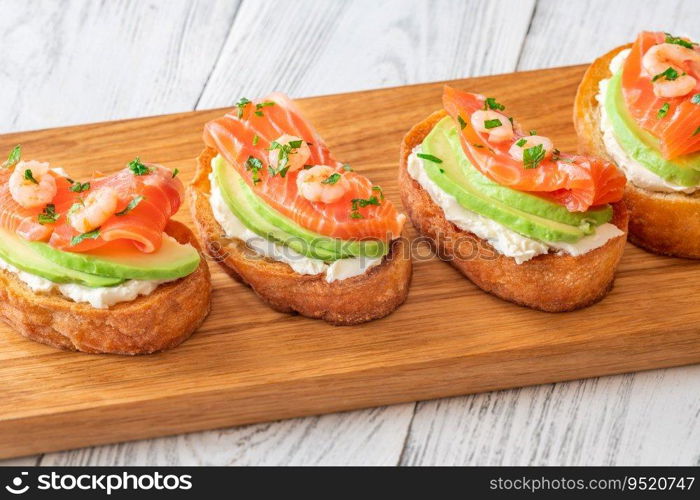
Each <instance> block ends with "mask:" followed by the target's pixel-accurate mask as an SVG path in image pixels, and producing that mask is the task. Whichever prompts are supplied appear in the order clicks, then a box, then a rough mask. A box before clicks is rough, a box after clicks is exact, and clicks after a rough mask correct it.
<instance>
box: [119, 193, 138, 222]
mask: <svg viewBox="0 0 700 500" xmlns="http://www.w3.org/2000/svg"><path fill="white" fill-rule="evenodd" d="M143 199H144V197H143V196H142V195H138V196H137V197H136V198H134V199H133V200H131V201H130V202H129V204H128V205H127V206H126V208H124V210H122V211H121V212H117V213H116V214H114V215H117V216H119V217H122V216H124V215H126V214H128V213H129V212H131V211H132V210H133V209H135V208H136V207H137V206H138V205H139V203H141V202H142V201H143Z"/></svg>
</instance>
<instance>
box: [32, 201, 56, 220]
mask: <svg viewBox="0 0 700 500" xmlns="http://www.w3.org/2000/svg"><path fill="white" fill-rule="evenodd" d="M60 216H61V214H57V213H56V205H54V204H53V203H49V204H48V205H46V206H45V207H44V211H43V212H41V213H40V214H39V215H38V216H37V220H38V221H39V224H53V223H55V222H56V221H57V220H58V218H59V217H60Z"/></svg>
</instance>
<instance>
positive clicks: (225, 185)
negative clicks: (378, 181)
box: [212, 156, 388, 262]
mask: <svg viewBox="0 0 700 500" xmlns="http://www.w3.org/2000/svg"><path fill="white" fill-rule="evenodd" d="M212 170H213V173H214V180H215V181H216V184H217V186H218V187H219V189H220V190H221V194H222V196H223V198H224V201H225V202H226V206H227V207H228V208H229V209H230V210H231V212H232V213H233V214H234V215H235V216H236V217H237V218H238V219H239V220H240V221H241V222H242V223H243V224H244V225H245V226H246V227H247V228H248V229H250V230H251V231H253V232H254V233H255V234H257V235H259V236H262V237H263V238H266V239H268V240H271V241H275V242H277V243H280V244H282V245H286V246H288V247H289V248H291V249H292V250H294V251H296V252H297V253H300V254H302V255H304V256H306V257H310V258H312V259H318V260H323V261H326V262H331V261H334V260H338V259H342V258H347V257H359V256H366V257H381V256H383V255H385V254H386V253H387V251H388V248H387V245H386V244H385V243H384V242H381V241H376V240H371V241H350V240H341V239H337V238H329V237H326V236H322V235H320V234H318V233H314V232H313V231H309V230H308V229H305V228H303V227H302V226H300V225H299V224H297V223H296V222H294V221H293V220H291V219H289V218H288V217H285V216H284V215H282V214H281V213H279V212H278V211H276V210H275V209H273V208H272V207H270V206H269V205H267V204H266V203H265V202H263V201H262V199H261V198H260V197H259V196H258V195H256V194H255V193H254V192H253V190H252V189H251V188H250V186H248V184H247V183H246V182H245V180H244V179H243V178H242V177H241V176H240V174H238V172H237V171H236V169H235V168H233V167H232V166H231V165H229V164H228V163H227V162H226V160H224V159H223V158H222V157H221V156H217V157H215V158H214V159H213V160H212Z"/></svg>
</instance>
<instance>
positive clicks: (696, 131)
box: [691, 127, 700, 137]
mask: <svg viewBox="0 0 700 500" xmlns="http://www.w3.org/2000/svg"><path fill="white" fill-rule="evenodd" d="M698 134H700V127H698V128H696V129H695V132H693V134H692V135H691V137H695V136H696V135H698Z"/></svg>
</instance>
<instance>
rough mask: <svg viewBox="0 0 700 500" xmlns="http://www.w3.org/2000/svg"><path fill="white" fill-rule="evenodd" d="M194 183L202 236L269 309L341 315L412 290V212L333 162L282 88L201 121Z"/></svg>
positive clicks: (341, 320) (344, 320) (383, 307)
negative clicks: (407, 235)
mask: <svg viewBox="0 0 700 500" xmlns="http://www.w3.org/2000/svg"><path fill="white" fill-rule="evenodd" d="M204 143H205V146H206V148H205V149H204V151H202V153H201V154H200V155H199V158H198V160H197V162H198V165H197V171H196V174H195V178H194V180H193V182H192V184H191V186H190V189H189V194H190V203H191V211H192V214H193V217H194V220H195V223H196V225H197V227H198V230H199V235H200V237H201V240H202V244H203V245H202V246H203V247H204V248H205V249H206V251H207V252H208V253H209V255H211V257H212V258H213V259H214V260H216V261H217V262H219V263H220V264H221V265H222V266H223V267H224V269H225V270H226V271H227V272H228V273H229V274H230V275H231V276H233V277H234V278H236V279H238V280H239V281H242V282H243V283H245V284H247V285H249V286H250V287H251V288H252V290H253V291H254V292H255V293H256V294H257V295H258V296H259V297H260V298H261V299H262V300H263V301H264V302H266V303H267V304H268V305H269V306H270V307H272V308H273V309H275V310H277V311H281V312H285V313H299V314H301V315H303V316H307V317H309V318H318V319H323V320H325V321H327V322H328V323H331V324H334V325H351V324H357V323H362V322H366V321H370V320H373V319H377V318H381V317H383V316H386V315H387V314H389V313H391V312H392V311H394V310H395V309H396V308H397V307H398V306H399V305H400V304H401V303H403V302H404V300H405V299H406V295H407V293H408V288H409V282H410V279H411V270H412V267H411V259H410V255H409V246H408V244H407V243H406V242H405V241H404V240H403V239H402V238H401V232H402V229H403V225H404V222H405V216H404V215H403V214H400V213H399V212H398V211H397V210H396V208H395V206H394V205H393V204H392V203H391V201H390V200H389V199H388V198H386V197H385V196H384V193H383V191H382V189H381V187H380V186H377V185H375V184H373V183H372V182H371V181H370V180H369V179H367V178H366V177H364V176H363V175H361V174H360V173H358V172H356V171H355V170H353V168H352V167H351V166H350V165H348V164H343V163H341V162H339V161H337V160H336V159H335V158H334V157H333V155H332V154H331V152H330V151H329V149H328V147H327V146H326V144H325V143H324V141H323V139H322V138H321V137H320V136H319V135H318V133H317V132H316V131H315V130H314V129H313V127H312V126H311V124H309V122H308V121H307V120H306V119H304V117H303V116H302V114H301V112H300V111H299V110H298V109H297V107H296V105H295V104H294V103H293V102H292V101H291V100H290V99H289V98H288V97H286V96H285V95H282V94H272V95H270V96H268V97H266V98H264V99H259V100H255V101H251V100H249V99H245V98H243V99H241V100H240V101H238V103H237V104H236V107H235V108H234V109H233V110H232V111H231V112H229V113H227V114H226V115H225V116H222V117H221V118H217V119H215V120H212V121H211V122H209V123H207V124H206V126H205V128H204Z"/></svg>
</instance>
